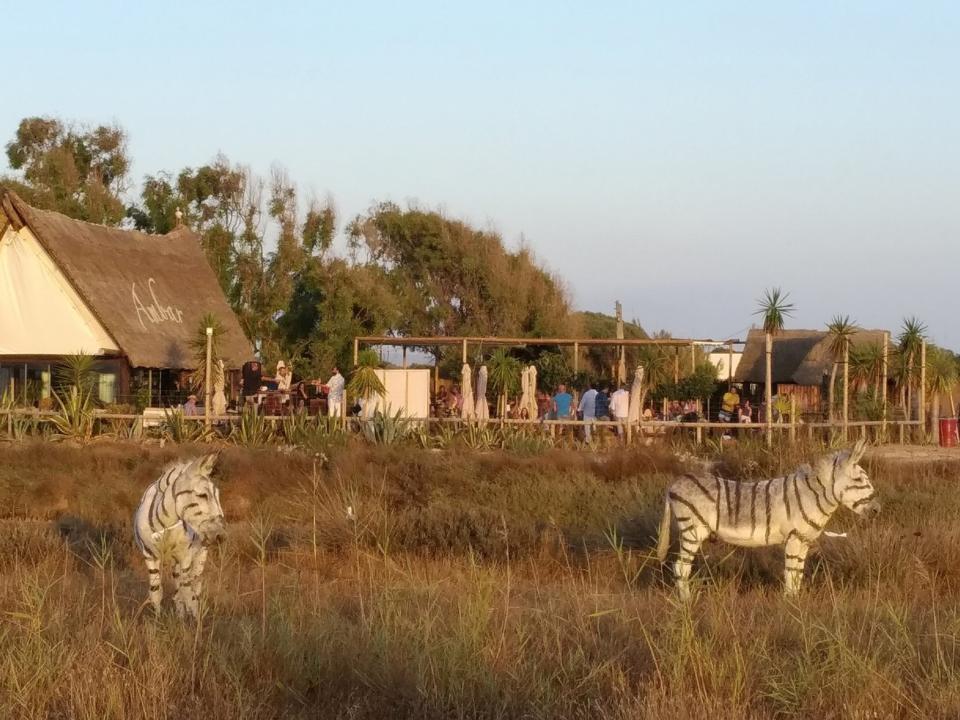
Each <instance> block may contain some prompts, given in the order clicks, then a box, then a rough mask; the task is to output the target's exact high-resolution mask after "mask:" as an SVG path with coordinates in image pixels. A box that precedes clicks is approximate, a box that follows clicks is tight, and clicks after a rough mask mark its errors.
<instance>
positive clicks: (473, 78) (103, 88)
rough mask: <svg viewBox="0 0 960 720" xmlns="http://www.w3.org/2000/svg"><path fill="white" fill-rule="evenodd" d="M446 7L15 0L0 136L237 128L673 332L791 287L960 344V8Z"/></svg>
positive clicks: (260, 143) (252, 142)
mask: <svg viewBox="0 0 960 720" xmlns="http://www.w3.org/2000/svg"><path fill="white" fill-rule="evenodd" d="M147 5H150V6H151V7H146V6H147ZM454 5H455V4H454V3H449V2H446V3H441V2H431V3H427V2H407V3H393V2H391V3H386V2H384V3H375V2H366V3H364V2H356V3H329V4H328V7H325V8H322V7H320V4H319V3H283V2H277V3H256V4H252V3H243V2H229V3H196V6H194V4H193V3H173V2H166V3H149V4H148V3H128V2H124V3H120V2H117V3H76V2H56V3H54V2H42V3H18V4H14V5H11V6H9V7H7V8H5V11H4V13H3V17H2V20H0V23H2V25H3V30H4V33H3V35H4V55H5V58H6V66H7V69H8V72H7V73H6V76H5V79H4V83H3V85H4V93H3V95H4V102H3V103H2V104H0V138H2V139H3V141H4V142H5V141H6V140H7V139H9V138H10V137H11V136H12V134H13V131H14V129H15V127H16V124H17V122H18V121H19V119H20V118H21V117H24V116H27V115H56V116H61V117H64V118H73V119H78V120H82V121H87V122H103V121H117V122H119V123H120V124H121V125H122V126H123V127H125V128H126V130H127V131H128V133H129V135H130V149H131V153H132V155H133V157H134V162H135V164H134V174H135V176H136V177H137V178H140V177H142V176H143V175H144V174H146V173H153V172H156V171H158V170H163V169H166V170H172V171H175V170H178V169H180V168H181V167H183V166H187V165H198V164H201V163H204V162H207V161H208V160H210V159H211V158H212V157H213V155H214V154H215V153H217V152H218V151H222V152H224V153H226V154H227V155H228V156H229V157H230V159H231V160H234V161H241V162H244V163H246V164H249V165H251V166H252V167H253V168H254V169H255V170H258V171H260V172H264V173H266V172H268V170H269V167H270V165H271V163H273V162H275V161H277V162H280V163H281V164H283V165H285V166H286V167H287V168H288V169H289V171H290V174H291V176H292V177H293V178H294V179H295V180H296V181H297V182H298V184H299V186H300V188H301V190H302V191H304V192H306V193H311V192H313V193H316V194H317V195H318V196H323V195H325V194H326V193H327V192H330V193H331V194H332V195H333V197H334V198H335V200H336V203H337V205H338V207H339V210H340V212H341V217H349V216H352V215H354V214H356V213H357V212H359V211H362V210H363V209H365V208H366V207H368V206H369V205H370V203H371V202H372V201H374V200H384V199H391V200H395V201H398V202H401V203H403V202H405V201H407V200H415V201H417V202H418V203H420V204H421V205H423V206H428V207H440V208H443V209H444V210H445V211H446V212H447V213H449V214H451V215H455V216H459V217H463V218H465V219H467V220H470V221H472V222H474V223H476V224H479V225H483V226H490V227H493V228H496V229H498V230H499V231H501V232H502V233H503V235H504V237H505V239H506V240H507V242H508V243H514V244H515V243H516V242H518V240H519V238H520V236H521V234H523V235H524V236H525V238H526V240H527V242H528V244H529V245H530V246H531V247H532V248H533V249H534V250H535V252H536V253H537V255H538V257H539V258H540V259H541V260H543V261H544V262H545V263H546V264H547V265H548V266H549V267H550V268H551V269H552V270H553V271H555V272H557V273H559V274H560V275H562V276H563V277H565V278H566V279H567V281H568V282H569V285H570V290H571V294H572V297H573V300H574V302H575V304H576V305H577V306H578V307H580V308H584V309H594V310H604V311H608V312H610V311H612V307H613V302H614V300H615V299H616V298H620V299H621V300H622V301H623V303H624V308H625V312H626V314H627V315H628V316H629V317H637V318H639V319H640V321H641V322H642V323H643V324H644V325H645V326H646V327H647V328H648V329H658V328H667V329H669V330H671V331H672V332H673V333H674V334H675V335H678V336H701V337H702V336H714V337H716V336H728V335H731V334H737V333H742V332H743V329H744V328H746V327H747V326H748V325H750V323H751V322H752V321H753V317H752V315H751V312H752V311H753V310H754V307H755V300H756V298H757V297H759V296H760V295H761V293H762V291H763V288H765V287H768V286H773V285H779V286H782V287H783V288H784V289H786V290H788V291H790V293H791V297H792V299H793V300H794V301H795V303H796V305H797V308H798V312H797V313H796V316H795V318H794V319H793V320H792V321H791V322H790V324H791V325H792V326H794V327H821V326H823V324H824V323H826V322H827V321H828V320H829V319H830V317H831V316H832V315H833V314H835V313H849V314H850V315H851V316H853V318H855V319H856V320H858V321H859V322H860V323H861V324H862V325H865V326H870V327H886V328H890V329H892V330H894V331H895V330H896V329H897V327H898V326H899V324H900V321H901V319H902V318H903V316H905V315H912V314H915V315H917V316H918V317H920V318H921V319H922V320H924V321H925V322H926V323H927V324H928V326H929V329H930V333H931V336H932V337H933V339H934V340H935V341H937V342H940V343H942V344H945V345H947V346H949V347H952V348H954V349H960V323H958V322H957V321H956V320H955V317H954V316H955V310H954V308H955V307H956V305H957V302H956V300H955V299H954V298H955V295H956V294H957V293H958V292H960V243H958V240H960V195H958V193H960V137H958V135H960V80H958V73H957V71H958V69H960V4H958V3H949V2H942V3H940V2H924V3H909V2H902V0H901V1H900V2H878V1H876V0H871V1H869V2H842V3H840V2H818V3H784V2H689V3H684V2H674V3H663V2H658V3H639V2H615V3H614V2H610V3H594V4H585V3H565V2H551V3H546V2H538V3H533V2H529V3H525V2H516V1H511V2H489V1H488V2H482V3H469V4H468V3H460V4H459V5H461V7H455V6H454ZM314 6H316V7H314Z"/></svg>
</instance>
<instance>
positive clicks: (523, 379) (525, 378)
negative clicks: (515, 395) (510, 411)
mask: <svg viewBox="0 0 960 720" xmlns="http://www.w3.org/2000/svg"><path fill="white" fill-rule="evenodd" d="M530 397H531V395H530V368H528V367H526V368H524V369H523V370H521V371H520V403H519V404H518V406H517V415H516V417H520V415H521V413H522V411H523V409H524V408H526V409H527V413H528V414H529V412H530ZM531 417H532V416H531Z"/></svg>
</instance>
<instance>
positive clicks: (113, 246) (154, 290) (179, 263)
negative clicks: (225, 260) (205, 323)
mask: <svg viewBox="0 0 960 720" xmlns="http://www.w3.org/2000/svg"><path fill="white" fill-rule="evenodd" d="M0 206H2V209H3V214H4V215H6V217H7V219H8V220H9V222H10V223H11V224H12V226H13V228H14V230H19V229H20V228H22V227H23V226H26V227H28V228H29V229H30V231H31V232H32V233H33V235H34V236H35V237H36V238H37V241H38V242H39V243H40V244H41V245H42V246H43V248H44V249H45V250H46V252H47V253H48V254H49V255H50V258H51V259H52V260H53V262H54V263H56V265H57V267H58V268H59V270H60V271H61V272H62V273H63V274H64V276H65V277H66V279H67V281H68V282H69V283H70V284H71V285H72V286H73V287H74V289H75V290H76V291H77V292H78V294H79V295H80V297H81V298H83V300H84V302H86V303H87V305H88V306H89V308H90V310H91V312H92V313H93V314H94V315H95V316H96V318H97V320H98V321H99V322H100V323H101V324H102V325H103V327H104V329H105V330H106V331H107V333H109V334H110V336H111V337H112V338H113V339H114V341H115V342H116V343H117V346H118V347H120V349H121V350H122V352H123V353H124V354H125V355H126V356H127V358H128V359H129V361H130V364H131V365H133V366H134V367H152V368H190V367H191V366H192V365H193V361H192V360H191V355H192V353H191V350H190V341H191V339H192V338H193V337H194V336H195V335H196V332H197V327H198V325H199V324H200V321H201V319H202V318H203V316H204V315H206V314H207V313H212V314H213V315H214V316H216V317H217V318H218V319H219V320H220V322H221V323H222V324H223V326H224V328H225V330H226V332H225V334H224V336H223V338H222V339H221V341H220V348H221V355H222V357H223V360H224V363H226V365H227V366H228V367H231V368H236V367H240V365H242V364H243V363H244V362H245V361H247V360H249V359H251V358H252V357H253V348H252V346H251V345H250V342H249V341H248V340H247V338H246V336H245V335H244V332H243V330H242V329H241V327H240V323H239V322H238V320H237V317H236V315H235V314H234V312H233V310H232V309H231V308H230V305H229V304H228V303H227V299H226V297H225V296H224V294H223V291H222V290H221V288H220V284H219V282H218V281H217V277H216V275H215V274H214V272H213V270H212V269H211V268H210V265H209V263H208V262H207V259H206V257H205V256H204V254H203V250H202V248H201V247H200V240H199V238H198V237H197V236H196V235H195V234H194V233H193V232H191V231H190V230H189V229H188V228H186V227H180V228H177V229H176V230H174V231H173V232H171V233H168V234H167V235H149V234H147V233H142V232H136V231H133V230H121V229H118V228H111V227H106V226H104V225H94V224H92V223H87V222H82V221H80V220H73V219H72V218H68V217H66V216H65V215H61V214H60V213H56V212H51V211H48V210H38V209H37V208H34V207H31V206H30V205H27V204H26V203H25V202H24V201H23V200H21V199H20V198H19V197H18V196H17V194H16V193H14V192H12V191H10V190H7V189H4V188H0Z"/></svg>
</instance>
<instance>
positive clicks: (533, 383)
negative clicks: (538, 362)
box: [528, 365, 538, 420]
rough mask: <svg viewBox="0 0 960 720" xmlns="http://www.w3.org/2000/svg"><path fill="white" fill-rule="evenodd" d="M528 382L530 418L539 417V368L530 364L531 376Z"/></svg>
mask: <svg viewBox="0 0 960 720" xmlns="http://www.w3.org/2000/svg"><path fill="white" fill-rule="evenodd" d="M528 382H529V383H530V411H529V412H530V419H531V420H532V419H534V418H536V417H537V412H538V408H537V368H536V367H534V366H533V365H531V366H530V377H529V380H528Z"/></svg>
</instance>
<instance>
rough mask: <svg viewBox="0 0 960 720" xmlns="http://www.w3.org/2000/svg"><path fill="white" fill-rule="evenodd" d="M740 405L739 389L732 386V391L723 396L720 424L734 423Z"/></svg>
mask: <svg viewBox="0 0 960 720" xmlns="http://www.w3.org/2000/svg"><path fill="white" fill-rule="evenodd" d="M739 404H740V395H738V394H737V389H736V388H735V387H734V386H733V385H731V386H730V389H729V390H727V391H726V392H725V393H724V394H723V401H722V404H721V408H720V422H733V420H734V417H733V414H734V413H735V412H736V410H737V406H738V405H739Z"/></svg>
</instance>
